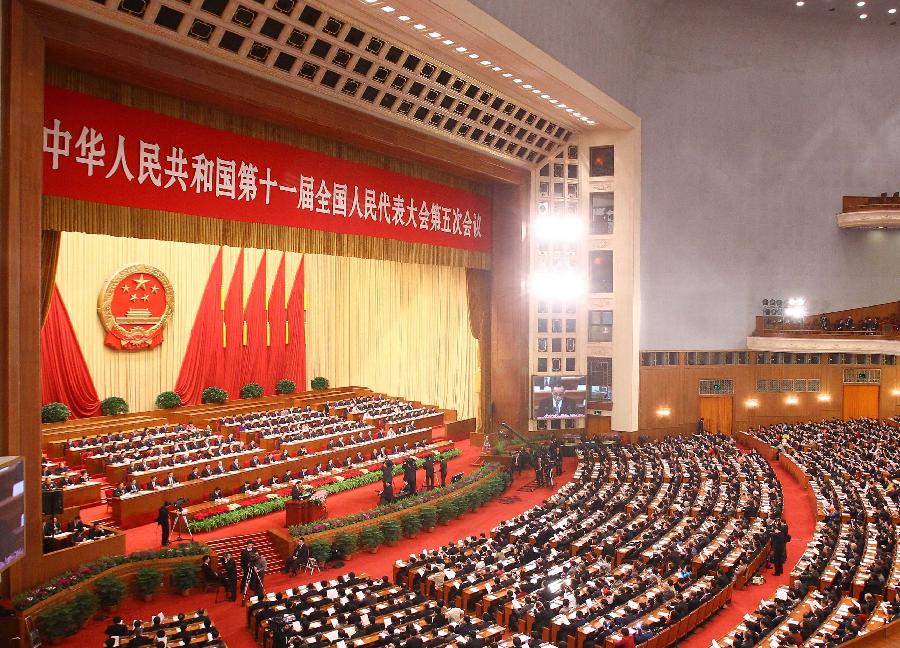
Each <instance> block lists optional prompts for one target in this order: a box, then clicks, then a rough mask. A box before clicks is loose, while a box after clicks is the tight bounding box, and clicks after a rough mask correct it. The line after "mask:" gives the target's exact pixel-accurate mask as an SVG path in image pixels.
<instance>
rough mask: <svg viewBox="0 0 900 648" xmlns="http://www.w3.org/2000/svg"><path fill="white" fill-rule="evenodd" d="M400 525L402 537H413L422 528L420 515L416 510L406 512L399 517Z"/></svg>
mask: <svg viewBox="0 0 900 648" xmlns="http://www.w3.org/2000/svg"><path fill="white" fill-rule="evenodd" d="M400 527H401V528H402V529H403V535H404V537H407V538H415V537H416V536H417V535H419V531H421V530H422V517H421V516H420V515H419V514H418V513H416V512H412V513H406V514H405V515H403V516H401V517H400Z"/></svg>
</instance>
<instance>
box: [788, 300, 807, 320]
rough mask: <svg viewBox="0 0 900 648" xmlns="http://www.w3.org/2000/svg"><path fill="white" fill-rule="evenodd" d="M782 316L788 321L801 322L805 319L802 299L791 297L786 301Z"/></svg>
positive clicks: (804, 302) (804, 304)
mask: <svg viewBox="0 0 900 648" xmlns="http://www.w3.org/2000/svg"><path fill="white" fill-rule="evenodd" d="M784 316H785V317H786V318H787V319H789V320H802V319H803V318H804V317H806V300H805V299H804V298H803V297H791V298H790V299H788V300H787V308H785V309H784Z"/></svg>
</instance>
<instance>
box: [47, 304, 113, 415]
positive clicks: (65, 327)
mask: <svg viewBox="0 0 900 648" xmlns="http://www.w3.org/2000/svg"><path fill="white" fill-rule="evenodd" d="M55 401H59V402H60V403H65V405H66V406H67V407H68V408H69V410H70V411H71V412H72V416H73V417H74V418H84V417H87V416H98V415H99V414H100V399H99V398H97V390H96V389H95V388H94V381H93V380H92V379H91V374H90V371H88V367H87V363H85V361H84V355H83V354H82V353H81V347H80V346H79V344H78V339H77V338H76V336H75V331H74V330H73V329H72V322H71V320H70V319H69V313H68V312H67V311H66V306H65V304H63V300H62V296H61V295H60V294H59V289H57V288H56V287H54V288H53V290H52V293H51V295H50V307H49V309H48V310H47V317H46V319H45V320H44V325H43V326H42V327H41V402H42V403H43V404H45V405H46V404H47V403H52V402H55Z"/></svg>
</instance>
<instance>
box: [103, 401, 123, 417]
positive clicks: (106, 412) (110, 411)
mask: <svg viewBox="0 0 900 648" xmlns="http://www.w3.org/2000/svg"><path fill="white" fill-rule="evenodd" d="M100 412H101V413H102V414H103V416H119V415H120V414H128V403H126V402H125V399H124V398H122V397H120V396H110V397H109V398H104V399H103V400H102V401H101V402H100Z"/></svg>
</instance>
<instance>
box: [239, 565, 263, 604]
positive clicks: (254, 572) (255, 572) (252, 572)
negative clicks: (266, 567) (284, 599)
mask: <svg viewBox="0 0 900 648" xmlns="http://www.w3.org/2000/svg"><path fill="white" fill-rule="evenodd" d="M254 577H255V578H256V580H258V581H259V588H260V589H263V580H262V576H260V575H259V569H257V568H256V567H248V568H247V578H246V580H245V581H244V591H243V592H241V607H244V606H245V605H246V604H247V590H249V589H250V581H251V580H253V578H254Z"/></svg>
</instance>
